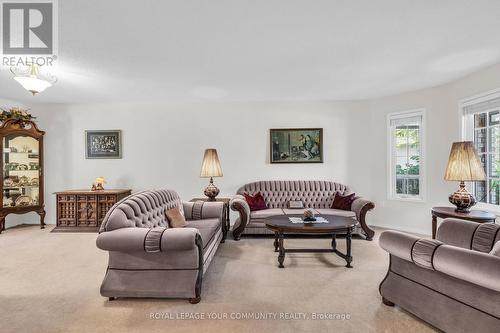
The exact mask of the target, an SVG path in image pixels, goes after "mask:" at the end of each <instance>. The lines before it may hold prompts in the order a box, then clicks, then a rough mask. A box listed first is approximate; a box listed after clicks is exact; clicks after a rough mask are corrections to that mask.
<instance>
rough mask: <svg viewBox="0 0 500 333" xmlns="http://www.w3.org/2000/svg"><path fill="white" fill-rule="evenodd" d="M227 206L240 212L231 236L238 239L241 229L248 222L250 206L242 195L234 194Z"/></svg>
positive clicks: (243, 228)
mask: <svg viewBox="0 0 500 333" xmlns="http://www.w3.org/2000/svg"><path fill="white" fill-rule="evenodd" d="M229 207H231V209H232V210H234V211H237V212H238V213H239V214H240V217H239V218H238V219H237V220H236V222H235V224H234V227H233V238H234V239H235V240H239V239H240V238H241V234H242V233H243V230H245V227H246V226H247V224H248V222H250V206H248V203H247V202H246V200H245V198H244V197H243V196H242V195H235V196H234V197H233V198H232V199H231V201H230V202H229Z"/></svg>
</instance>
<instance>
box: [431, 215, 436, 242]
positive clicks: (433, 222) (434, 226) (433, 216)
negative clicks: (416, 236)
mask: <svg viewBox="0 0 500 333" xmlns="http://www.w3.org/2000/svg"><path fill="white" fill-rule="evenodd" d="M436 230H437V217H436V216H435V215H432V239H436Z"/></svg>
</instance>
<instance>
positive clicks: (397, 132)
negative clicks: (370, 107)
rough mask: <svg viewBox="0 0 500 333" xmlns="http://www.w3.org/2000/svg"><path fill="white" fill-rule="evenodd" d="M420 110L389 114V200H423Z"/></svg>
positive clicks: (421, 118) (422, 115)
mask: <svg viewBox="0 0 500 333" xmlns="http://www.w3.org/2000/svg"><path fill="white" fill-rule="evenodd" d="M423 119H424V110H416V111H408V112H400V113H392V114H389V117H388V134H389V140H388V141H389V159H390V163H389V166H390V169H389V198H391V199H403V200H423V199H424V195H423V194H424V181H423V168H422V166H423V163H424V158H423V137H424V132H423V131H424V127H423Z"/></svg>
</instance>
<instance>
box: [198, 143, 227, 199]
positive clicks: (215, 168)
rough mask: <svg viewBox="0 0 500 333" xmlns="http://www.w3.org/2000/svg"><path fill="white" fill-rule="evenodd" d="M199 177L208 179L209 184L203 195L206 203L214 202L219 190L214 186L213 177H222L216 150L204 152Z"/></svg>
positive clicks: (211, 149)
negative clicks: (206, 199)
mask: <svg viewBox="0 0 500 333" xmlns="http://www.w3.org/2000/svg"><path fill="white" fill-rule="evenodd" d="M200 177H203V178H208V177H210V183H209V184H208V186H207V188H206V189H205V191H204V192H203V193H204V194H205V195H206V196H207V197H208V201H215V197H216V196H217V195H218V194H219V189H218V188H217V187H216V186H215V185H214V180H213V177H222V168H221V166H220V161H219V156H217V150H216V149H213V148H210V149H206V150H205V155H204V156H203V163H202V164H201V173H200Z"/></svg>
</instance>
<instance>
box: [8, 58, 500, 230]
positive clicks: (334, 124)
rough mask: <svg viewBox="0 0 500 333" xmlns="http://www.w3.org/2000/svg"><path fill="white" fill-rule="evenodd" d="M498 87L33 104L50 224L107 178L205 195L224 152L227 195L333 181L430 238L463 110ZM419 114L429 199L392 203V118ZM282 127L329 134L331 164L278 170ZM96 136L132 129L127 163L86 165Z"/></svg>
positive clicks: (483, 77) (373, 219)
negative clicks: (212, 166) (243, 188)
mask: <svg viewBox="0 0 500 333" xmlns="http://www.w3.org/2000/svg"><path fill="white" fill-rule="evenodd" d="M496 88H500V65H496V66H492V67H490V68H487V69H484V70H482V71H479V72H476V73H475V74H472V75H470V76H468V77H465V78H463V79H460V80H458V81H455V82H452V83H449V84H446V85H442V86H438V87H434V88H429V89H424V90H419V91H414V92H411V93H405V94H400V95H396V96H390V97H385V98H378V99H373V100H365V101H358V102H287V103H285V102H234V103H215V102H207V103H203V104H202V103H198V104H191V103H187V104H166V103H152V102H149V103H137V104H119V103H116V104H80V105H47V104H40V105H36V104H33V105H29V107H30V108H31V111H32V113H34V114H35V115H36V116H37V117H38V119H37V121H38V123H39V125H40V127H41V128H42V129H44V130H45V131H46V132H47V134H46V138H45V140H46V146H45V150H46V162H45V172H46V189H45V191H46V198H47V199H46V206H47V223H55V200H54V199H55V198H54V196H53V194H52V193H53V192H55V191H60V190H65V189H70V188H88V187H89V186H90V185H91V183H92V181H93V179H94V178H95V177H96V176H104V177H106V179H107V180H108V184H107V187H108V188H117V187H122V188H123V187H127V188H128V187H129V188H132V189H133V190H134V191H138V190H142V189H147V188H161V187H168V188H172V189H176V190H177V191H178V192H179V193H180V195H181V196H182V197H183V198H184V199H190V198H191V197H195V196H200V195H202V191H203V189H204V187H205V186H206V184H207V182H208V180H207V179H201V178H199V171H200V166H201V159H202V154H203V151H204V149H205V148H208V147H214V148H217V150H218V152H219V157H220V159H221V163H222V168H223V172H224V177H222V178H216V179H215V182H216V184H217V186H218V187H219V188H220V189H221V194H220V195H221V196H230V195H232V194H234V193H235V192H236V190H237V188H238V187H239V186H240V185H242V184H243V183H245V182H249V181H255V180H264V179H331V180H336V181H339V182H343V183H346V184H349V185H351V186H352V188H353V189H354V190H355V191H356V192H357V193H358V194H360V195H362V196H364V197H367V198H370V199H372V200H374V201H375V203H376V205H377V207H376V209H375V210H374V211H373V212H372V213H370V215H369V217H368V222H369V223H370V224H373V225H379V226H384V227H390V228H395V229H401V230H407V231H413V232H418V233H422V234H429V233H430V209H431V207H432V206H436V205H448V202H447V197H448V195H449V193H451V192H453V191H454V190H455V189H456V187H457V184H456V183H455V182H445V181H444V180H443V175H444V170H445V167H446V163H447V159H448V154H449V149H450V147H451V143H452V142H453V141H457V140H460V126H459V113H458V101H459V100H461V99H463V98H467V97H470V96H474V95H476V94H479V93H482V92H486V91H489V90H492V89H496ZM0 101H1V100H0ZM6 102H9V103H10V102H12V101H6ZM7 104H8V103H5V102H4V103H0V105H7ZM416 108H425V109H426V143H427V148H426V160H427V164H426V167H425V169H426V174H427V177H426V185H427V191H426V200H425V201H423V202H403V201H394V200H388V199H387V129H386V126H387V123H386V117H387V114H388V113H391V112H396V111H405V110H412V109H416ZM280 127H281V128H287V127H323V128H324V149H325V156H324V160H325V163H323V164H305V165H304V164H286V165H275V164H270V163H269V129H270V128H280ZM86 129H121V130H123V159H118V160H87V159H85V153H84V145H85V143H84V131H85V130H86ZM21 222H23V223H37V222H38V219H37V216H36V215H34V214H33V215H26V216H19V217H18V216H9V218H8V219H7V226H11V225H14V224H18V223H21Z"/></svg>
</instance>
